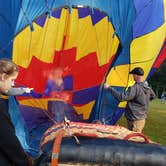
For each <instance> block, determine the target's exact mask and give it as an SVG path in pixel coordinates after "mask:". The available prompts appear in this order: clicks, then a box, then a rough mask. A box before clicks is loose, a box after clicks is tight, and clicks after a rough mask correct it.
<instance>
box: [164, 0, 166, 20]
mask: <svg viewBox="0 0 166 166" xmlns="http://www.w3.org/2000/svg"><path fill="white" fill-rule="evenodd" d="M164 12H165V21H166V0H164Z"/></svg>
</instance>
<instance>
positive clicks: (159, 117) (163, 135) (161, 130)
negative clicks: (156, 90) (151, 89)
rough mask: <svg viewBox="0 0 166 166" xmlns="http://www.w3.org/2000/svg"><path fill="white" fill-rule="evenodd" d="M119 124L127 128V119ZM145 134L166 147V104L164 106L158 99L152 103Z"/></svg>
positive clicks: (122, 119) (123, 119) (121, 120)
mask: <svg viewBox="0 0 166 166" xmlns="http://www.w3.org/2000/svg"><path fill="white" fill-rule="evenodd" d="M118 124H119V125H122V126H125V127H126V121H125V118H124V117H122V118H121V119H120V120H119V122H118ZM143 133H144V134H145V135H146V136H148V138H150V139H151V140H152V141H155V142H158V143H160V144H162V145H165V146H166V102H165V104H162V103H161V102H160V100H159V99H156V100H153V101H152V102H151V103H150V105H149V110H148V118H147V120H146V125H145V128H144V130H143Z"/></svg>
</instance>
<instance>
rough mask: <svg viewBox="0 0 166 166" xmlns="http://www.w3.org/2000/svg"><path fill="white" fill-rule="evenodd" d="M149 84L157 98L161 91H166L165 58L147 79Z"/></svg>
mask: <svg viewBox="0 0 166 166" xmlns="http://www.w3.org/2000/svg"><path fill="white" fill-rule="evenodd" d="M148 82H149V84H150V86H151V87H152V88H153V90H154V91H155V93H156V95H157V97H158V98H160V97H161V94H162V93H163V92H166V60H165V61H164V63H163V64H162V65H161V66H160V68H159V69H158V70H157V71H156V72H155V73H154V74H153V75H152V76H151V78H150V79H149V80H148Z"/></svg>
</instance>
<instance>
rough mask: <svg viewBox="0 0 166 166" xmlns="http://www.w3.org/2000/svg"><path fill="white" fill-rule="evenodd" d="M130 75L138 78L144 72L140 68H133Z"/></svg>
mask: <svg viewBox="0 0 166 166" xmlns="http://www.w3.org/2000/svg"><path fill="white" fill-rule="evenodd" d="M130 74H136V75H139V76H143V75H144V70H143V69H142V68H141V67H135V68H134V69H133V70H132V71H130Z"/></svg>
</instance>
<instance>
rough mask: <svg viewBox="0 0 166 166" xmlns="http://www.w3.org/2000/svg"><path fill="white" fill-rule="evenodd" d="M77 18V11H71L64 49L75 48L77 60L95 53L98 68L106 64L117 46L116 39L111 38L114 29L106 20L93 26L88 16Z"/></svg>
mask: <svg viewBox="0 0 166 166" xmlns="http://www.w3.org/2000/svg"><path fill="white" fill-rule="evenodd" d="M77 18H78V11H77V9H73V10H72V13H71V14H70V19H69V20H70V21H69V24H68V31H67V36H66V37H67V40H66V44H65V49H69V48H72V47H77V58H76V59H77V60H79V59H81V58H82V57H84V56H85V55H87V54H89V53H91V52H96V53H97V57H98V62H99V66H100V65H103V64H106V63H108V62H109V60H110V58H111V57H112V55H114V54H115V53H116V51H117V48H118V45H119V40H118V38H117V37H116V36H115V37H113V33H114V29H113V26H112V24H111V23H109V22H108V18H107V17H105V18H103V19H102V20H100V21H99V22H98V23H97V24H96V25H95V26H93V25H92V20H91V17H90V16H87V17H85V18H81V19H77ZM101 34H102V35H101Z"/></svg>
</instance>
